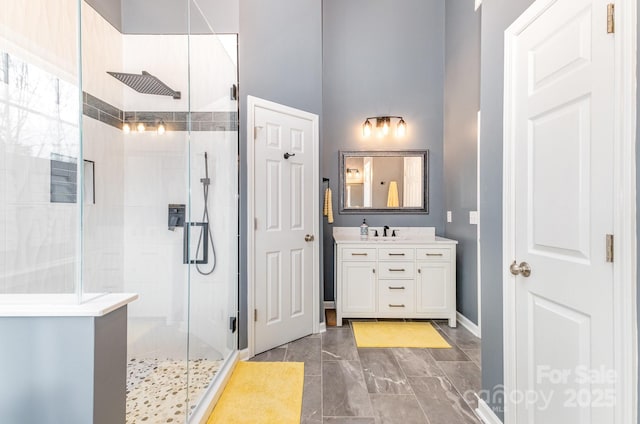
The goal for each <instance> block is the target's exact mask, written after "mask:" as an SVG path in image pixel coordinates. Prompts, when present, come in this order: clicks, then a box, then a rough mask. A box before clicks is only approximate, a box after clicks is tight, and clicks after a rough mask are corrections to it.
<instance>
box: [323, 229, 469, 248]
mask: <svg viewBox="0 0 640 424" xmlns="http://www.w3.org/2000/svg"><path fill="white" fill-rule="evenodd" d="M374 230H378V234H379V235H378V237H374V233H375V232H374ZM392 230H396V232H397V233H398V236H397V237H391V236H387V237H383V236H382V235H383V229H382V228H381V227H369V238H368V239H367V240H362V239H360V228H359V227H334V228H333V239H334V240H335V241H336V243H358V244H362V243H372V244H375V245H377V246H380V245H382V246H396V245H399V244H425V243H432V244H457V243H458V242H457V241H456V240H451V239H448V238H444V237H439V236H436V231H435V228H434V227H391V228H390V229H388V230H387V234H391V233H392Z"/></svg>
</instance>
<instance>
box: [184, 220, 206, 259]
mask: <svg viewBox="0 0 640 424" xmlns="http://www.w3.org/2000/svg"><path fill="white" fill-rule="evenodd" d="M191 227H202V230H201V231H202V232H201V233H200V234H201V237H202V239H203V240H202V259H201V260H198V258H195V259H191V258H189V238H190V235H191ZM208 235H209V223H208V222H185V224H184V237H183V240H182V263H183V264H194V265H203V264H207V263H209V236H208ZM196 250H197V249H196Z"/></svg>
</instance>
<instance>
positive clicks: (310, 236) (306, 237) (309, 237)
mask: <svg viewBox="0 0 640 424" xmlns="http://www.w3.org/2000/svg"><path fill="white" fill-rule="evenodd" d="M315 239H316V238H315V237H314V236H313V234H307V235H306V236H304V241H314V240H315Z"/></svg>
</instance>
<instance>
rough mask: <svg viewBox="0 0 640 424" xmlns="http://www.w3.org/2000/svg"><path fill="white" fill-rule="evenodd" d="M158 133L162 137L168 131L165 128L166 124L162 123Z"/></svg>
mask: <svg viewBox="0 0 640 424" xmlns="http://www.w3.org/2000/svg"><path fill="white" fill-rule="evenodd" d="M156 131H157V132H158V135H162V134H164V133H165V132H166V131H167V129H166V128H165V126H164V122H162V121H160V124H159V125H158V129H157V130H156Z"/></svg>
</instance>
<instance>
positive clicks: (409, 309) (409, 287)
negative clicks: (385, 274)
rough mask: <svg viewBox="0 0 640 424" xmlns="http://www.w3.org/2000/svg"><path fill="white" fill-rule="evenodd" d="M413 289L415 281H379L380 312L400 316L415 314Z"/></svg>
mask: <svg viewBox="0 0 640 424" xmlns="http://www.w3.org/2000/svg"><path fill="white" fill-rule="evenodd" d="M413 289H414V282H413V281H402V282H399V281H393V280H379V281H378V311H379V312H382V313H384V314H388V313H396V314H398V315H402V314H406V313H413V312H414V310H415V308H414V302H415V301H414V296H413Z"/></svg>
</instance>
